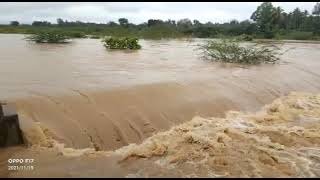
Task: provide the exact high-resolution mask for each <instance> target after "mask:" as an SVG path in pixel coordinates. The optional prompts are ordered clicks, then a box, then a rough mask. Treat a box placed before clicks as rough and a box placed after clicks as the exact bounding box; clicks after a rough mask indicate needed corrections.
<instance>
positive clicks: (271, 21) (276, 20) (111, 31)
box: [0, 2, 320, 41]
mask: <svg viewBox="0 0 320 180" xmlns="http://www.w3.org/2000/svg"><path fill="white" fill-rule="evenodd" d="M248 18H249V17H248ZM43 31H44V32H48V31H61V32H63V33H64V34H66V35H68V36H70V37H71V38H84V37H86V36H87V35H90V36H94V37H98V36H99V37H104V36H112V37H138V38H146V39H162V38H180V37H187V38H189V37H196V38H218V37H238V38H242V40H246V41H248V40H250V39H252V38H253V39H265V38H267V39H292V40H319V39H320V3H316V4H315V6H314V9H313V11H312V12H311V13H309V12H308V11H306V10H300V9H299V8H296V9H294V10H293V11H292V12H284V10H283V9H282V8H281V7H276V6H274V5H273V4H272V3H271V2H264V3H262V4H261V5H260V6H258V7H257V9H256V11H254V12H253V13H252V15H251V17H250V19H248V20H244V21H241V22H239V21H237V20H232V21H230V22H226V23H212V22H206V23H201V22H200V21H198V20H193V21H191V20H190V19H181V20H178V21H175V20H170V19H169V20H166V21H163V20H159V19H149V20H148V21H147V22H144V23H141V24H133V23H130V21H129V20H128V19H126V18H119V20H118V23H117V22H113V21H111V22H108V23H101V24H97V23H90V22H88V23H85V22H81V21H75V22H72V21H67V20H63V19H60V18H59V19H57V23H55V24H52V23H50V22H47V21H34V22H33V23H32V24H31V25H26V24H20V23H19V22H18V21H11V23H10V24H8V25H0V33H22V34H36V33H38V32H43Z"/></svg>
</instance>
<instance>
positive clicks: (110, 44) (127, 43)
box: [103, 37, 141, 49]
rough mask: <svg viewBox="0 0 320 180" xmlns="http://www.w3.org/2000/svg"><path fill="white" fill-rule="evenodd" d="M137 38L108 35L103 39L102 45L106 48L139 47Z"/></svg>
mask: <svg viewBox="0 0 320 180" xmlns="http://www.w3.org/2000/svg"><path fill="white" fill-rule="evenodd" d="M138 41H139V40H138V38H129V37H124V38H115V37H109V38H105V39H104V40H103V42H104V46H105V47H106V48H108V49H141V45H139V42H138Z"/></svg>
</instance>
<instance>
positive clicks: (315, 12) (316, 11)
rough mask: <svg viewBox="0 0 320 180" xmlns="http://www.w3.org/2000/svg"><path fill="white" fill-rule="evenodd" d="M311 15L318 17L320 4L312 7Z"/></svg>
mask: <svg viewBox="0 0 320 180" xmlns="http://www.w3.org/2000/svg"><path fill="white" fill-rule="evenodd" d="M312 14H314V15H317V16H320V3H317V4H316V5H314V8H313V10H312Z"/></svg>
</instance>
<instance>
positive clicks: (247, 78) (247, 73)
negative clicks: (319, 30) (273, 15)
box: [0, 35, 320, 177]
mask: <svg viewBox="0 0 320 180" xmlns="http://www.w3.org/2000/svg"><path fill="white" fill-rule="evenodd" d="M22 38H23V36H21V35H0V51H1V58H0V84H1V86H0V99H1V100H2V101H8V102H9V103H13V104H15V105H16V107H17V110H18V113H19V118H20V122H21V128H22V130H23V132H24V136H25V138H26V140H27V142H28V145H29V147H28V148H25V147H21V148H18V147H17V148H14V149H10V150H8V149H7V150H2V152H1V154H0V160H1V162H2V163H1V164H2V167H3V168H1V167H0V174H3V176H15V177H19V176H58V177H61V176H64V177H77V176H81V177H83V176H97V177H103V176H108V177H123V176H124V177H125V176H127V177H131V176H132V177H137V176H143V177H159V176H168V177H169V176H177V177H181V176H190V177H192V176H201V177H208V176H209V177H217V176H227V177H246V176H249V177H270V176H293V177H314V176H319V174H317V172H318V170H319V166H320V165H319V149H318V148H319V139H318V138H319V136H318V135H317V134H316V133H314V134H313V135H314V136H312V138H310V137H305V136H304V133H307V134H308V133H309V134H310V133H311V134H312V133H313V131H314V130H316V131H317V130H318V131H319V114H317V113H318V110H319V106H318V105H319V104H317V103H319V101H318V100H319V97H318V96H312V95H311V94H293V95H291V96H289V97H288V99H289V100H290V99H293V100H292V101H298V105H301V103H300V101H302V105H301V107H302V108H301V109H299V108H295V106H293V107H291V106H290V105H288V104H290V103H291V101H290V102H287V99H286V98H284V99H280V100H278V101H279V102H281V103H282V104H285V105H284V106H285V107H286V108H285V109H281V108H280V111H281V112H280V113H279V114H285V115H283V116H282V115H278V114H277V115H276V116H275V117H273V115H274V114H272V113H276V112H277V111H276V112H271V115H272V117H269V115H270V114H267V115H266V116H267V118H266V120H265V121H262V120H261V121H260V120H259V118H260V119H261V117H260V116H258V115H255V114H253V112H255V111H257V110H259V109H260V108H261V107H263V106H264V105H265V104H270V103H271V102H272V101H273V100H274V99H276V98H279V97H283V96H285V95H288V94H289V93H290V92H292V91H303V92H309V93H315V94H317V93H320V72H319V69H320V59H319V57H320V51H319V50H320V44H310V43H284V44H281V45H280V44H279V46H281V49H282V50H283V51H285V50H288V49H290V50H289V51H288V52H287V53H286V54H284V55H282V57H281V61H280V63H279V64H275V65H258V66H237V65H226V64H219V63H211V62H207V61H204V60H202V59H201V58H200V52H199V50H198V49H197V45H198V44H201V43H202V42H203V40H199V39H193V40H161V41H147V40H145V41H141V43H142V47H143V48H142V49H141V50H139V51H133V52H132V51H125V52H122V51H107V50H105V49H104V47H103V46H102V44H101V42H100V41H99V40H95V39H81V40H74V41H73V42H72V43H70V44H64V45H45V44H41V45H38V44H33V43H28V42H26V41H24V40H23V39H22ZM12 47H14V48H12ZM289 100H288V101H289ZM276 102H277V101H276ZM299 103H300V104H299ZM309 106H310V107H309ZM281 107H282V106H281ZM290 108H293V111H295V110H296V109H297V113H298V114H299V115H301V116H302V117H301V118H300V116H298V115H296V114H292V116H291V115H290V113H291V111H290V112H287V109H290ZM309 108H314V109H315V110H314V111H312V113H311V115H310V112H309V110H310V109H309ZM271 109H272V108H271ZM228 110H233V111H241V113H240V112H239V113H235V114H232V113H229V114H228V115H227V116H225V113H226V112H227V111H228ZM269 110H270V108H269ZM265 111H266V112H269V113H270V111H268V108H267V107H266V108H265ZM282 111H284V112H282ZM288 111H289V110H288ZM245 112H248V113H249V112H250V113H251V114H252V116H255V117H256V118H251V117H248V116H247V115H246V113H245ZM313 112H314V113H313ZM308 113H309V114H308ZM288 114H289V115H288ZM306 114H307V117H306V118H305V117H304V115H306ZM271 115H270V116H271ZM309 115H310V117H309ZM195 116H199V118H194V119H193V117H195ZM200 117H202V118H200ZM210 117H216V118H213V119H212V118H210ZM263 117H264V116H263ZM291 117H292V118H291ZM297 117H299V118H297ZM191 119H193V120H192V121H190V120H191ZM188 121H190V122H188ZM244 121H245V122H244ZM185 122H187V123H185ZM182 123H185V124H182ZM194 123H195V124H197V123H198V124H202V125H201V126H199V127H198V125H195V127H193V126H194ZM179 124H182V125H179ZM311 124H312V125H311ZM172 127H174V128H172ZM170 128H171V130H169V129H170ZM177 128H178V129H177ZM179 128H180V129H181V128H182V130H181V131H179ZM250 128H251V129H250ZM222 129H224V130H225V129H230V131H226V132H225V131H224V130H222ZM246 129H249V131H248V132H246ZM167 130H169V131H167ZM291 131H292V132H294V133H296V134H297V135H292V134H290V133H289V132H291ZM159 132H163V133H160V134H157V133H159ZM210 132H211V133H210ZM301 133H302V135H301ZM220 135H221V137H220ZM149 137H151V138H150V139H147V140H146V138H149ZM171 137H172V138H171ZM259 137H261V138H259ZM276 137H277V138H278V137H283V139H282V138H278V139H277V138H276ZM197 138H198V139H197ZM220 141H221V142H220ZM278 141H279V142H278ZM151 142H153V143H151ZM131 143H142V145H141V147H140V146H137V147H139V148H137V147H136V146H132V145H131V146H128V147H126V146H127V145H129V144H131ZM150 143H151V144H150ZM274 144H276V145H274ZM269 145H270V146H275V147H269ZM302 147H305V148H302ZM119 148H121V149H119ZM279 148H280V149H279ZM140 151H141V152H140ZM280 151H281V152H280ZM129 152H130V153H129ZM83 154H84V155H83ZM86 154H89V155H86ZM310 154H311V155H310ZM212 155H213V156H212ZM18 156H24V157H29V158H30V157H35V158H36V160H37V162H36V170H34V171H32V172H27V171H26V172H22V171H19V172H8V171H6V170H5V169H6V168H7V167H6V163H5V160H6V159H7V158H8V157H18ZM123 156H127V157H128V158H124V157H123ZM260 156H261V157H260ZM300 156H301V157H300ZM311 156H312V157H311ZM241 157H244V158H241ZM123 158H124V159H123ZM136 158H138V159H136ZM140 158H142V159H140ZM155 158H156V159H155ZM119 159H120V160H123V161H120V162H121V163H119V162H118V161H119ZM234 161H238V162H239V163H236V164H235V163H230V162H234ZM306 164H307V165H308V166H307V167H309V169H304V168H303V167H305V166H306ZM138 165H139V166H140V167H142V168H140V169H139V168H135V167H136V166H138ZM300 166H303V167H300ZM252 167H254V168H253V169H255V170H254V171H252V170H250V169H252ZM167 168H169V169H167ZM170 168H171V169H170ZM197 168H198V169H197Z"/></svg>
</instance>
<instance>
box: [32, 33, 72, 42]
mask: <svg viewBox="0 0 320 180" xmlns="http://www.w3.org/2000/svg"><path fill="white" fill-rule="evenodd" d="M26 39H27V40H29V41H34V42H36V43H66V42H67V40H68V39H69V37H68V36H67V35H65V34H64V33H61V32H58V31H51V32H39V33H37V34H33V35H30V36H27V37H26Z"/></svg>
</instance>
